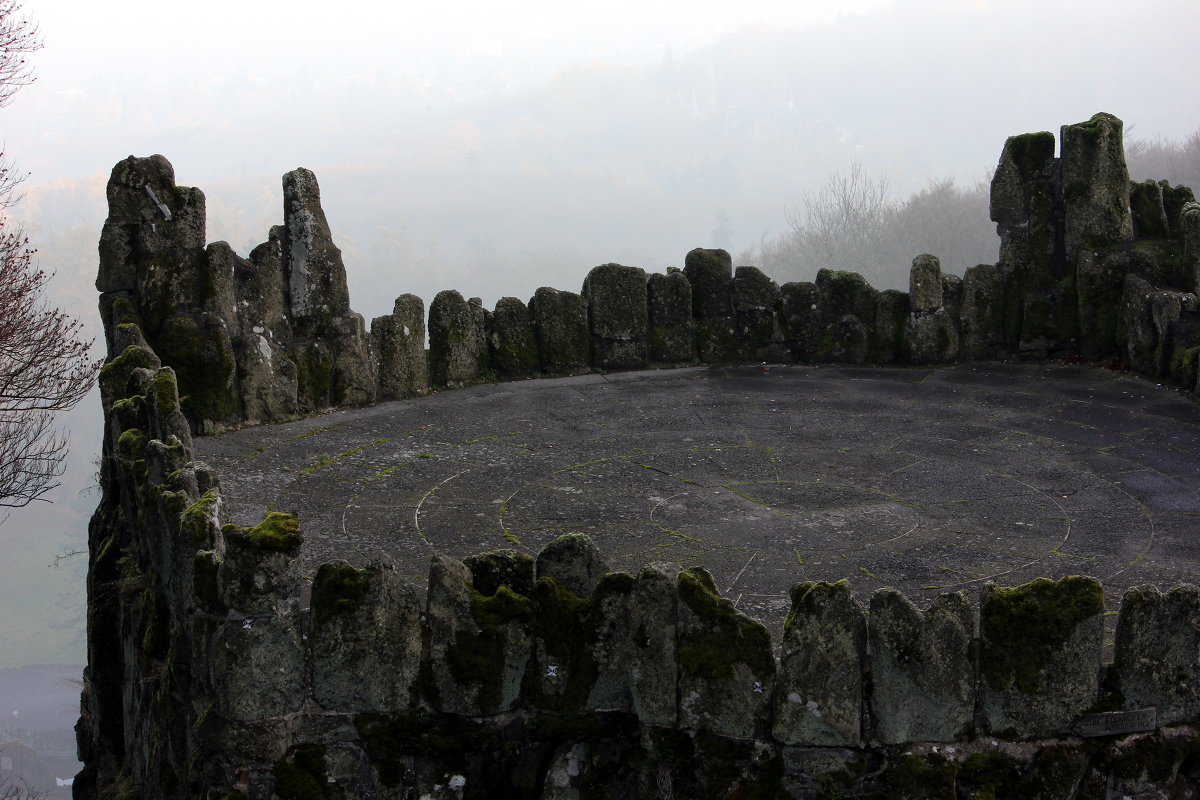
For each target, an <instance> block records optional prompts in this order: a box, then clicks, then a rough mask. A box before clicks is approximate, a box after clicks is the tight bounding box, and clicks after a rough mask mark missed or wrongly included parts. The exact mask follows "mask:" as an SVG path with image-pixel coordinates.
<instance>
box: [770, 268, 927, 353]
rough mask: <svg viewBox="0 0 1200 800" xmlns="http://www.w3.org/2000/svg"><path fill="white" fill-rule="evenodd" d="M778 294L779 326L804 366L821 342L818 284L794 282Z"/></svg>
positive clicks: (782, 287)
mask: <svg viewBox="0 0 1200 800" xmlns="http://www.w3.org/2000/svg"><path fill="white" fill-rule="evenodd" d="M779 294H780V299H779V326H780V328H781V330H782V332H783V337H784V341H785V342H786V344H787V346H788V348H789V349H790V350H791V351H792V357H793V358H794V359H795V360H796V361H799V362H802V363H803V362H810V361H813V360H814V359H815V358H816V353H817V344H818V343H819V342H820V340H821V316H820V310H819V306H818V301H819V300H820V295H819V294H818V292H817V285H816V284H815V283H810V282H808V281H803V282H797V281H792V282H789V283H785V284H784V285H783V286H781V287H780V288H779ZM905 303H906V304H907V299H906V301H905Z"/></svg>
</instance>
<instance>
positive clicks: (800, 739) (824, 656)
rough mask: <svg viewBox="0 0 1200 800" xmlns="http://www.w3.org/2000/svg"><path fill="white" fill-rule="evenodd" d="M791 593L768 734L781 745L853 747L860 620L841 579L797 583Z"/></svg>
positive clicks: (862, 636)
mask: <svg viewBox="0 0 1200 800" xmlns="http://www.w3.org/2000/svg"><path fill="white" fill-rule="evenodd" d="M791 594H792V597H791V599H792V606H791V609H790V610H789V611H788V615H787V617H786V618H785V620H784V623H783V625H784V632H783V655H782V657H781V658H780V675H779V687H778V691H777V693H776V697H775V724H774V728H773V734H774V736H775V738H776V739H778V740H779V741H781V742H784V743H785V744H801V743H804V744H817V745H857V744H858V743H859V742H860V740H861V738H862V730H861V728H862V708H863V700H864V698H863V659H864V657H865V653H866V645H867V625H866V616H865V614H864V613H863V610H862V608H861V607H860V606H859V605H858V603H856V602H855V601H854V597H853V596H852V595H851V593H850V586H849V584H848V583H847V582H846V581H844V580H843V581H838V582H837V583H798V584H796V585H795V586H794V587H792V593H791Z"/></svg>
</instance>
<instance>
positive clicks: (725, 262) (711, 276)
mask: <svg viewBox="0 0 1200 800" xmlns="http://www.w3.org/2000/svg"><path fill="white" fill-rule="evenodd" d="M683 274H684V276H685V277H686V278H687V280H688V283H689V284H691V287H692V332H693V336H694V338H695V350H696V356H697V357H698V358H699V359H700V360H701V361H703V362H704V363H707V364H711V363H718V362H725V361H735V360H737V338H736V335H735V332H734V329H735V327H736V324H737V323H736V320H735V318H734V313H733V259H732V258H730V256H729V253H727V252H725V251H724V250H706V249H703V248H696V249H695V250H692V251H690V252H689V253H688V254H687V256H686V258H685V260H684V267H683Z"/></svg>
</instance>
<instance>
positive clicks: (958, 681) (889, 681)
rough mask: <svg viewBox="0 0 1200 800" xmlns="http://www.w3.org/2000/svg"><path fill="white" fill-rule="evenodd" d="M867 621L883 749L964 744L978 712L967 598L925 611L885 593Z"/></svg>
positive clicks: (950, 598) (951, 597)
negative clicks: (915, 744) (911, 744)
mask: <svg viewBox="0 0 1200 800" xmlns="http://www.w3.org/2000/svg"><path fill="white" fill-rule="evenodd" d="M869 619H870V625H869V626H868V635H869V639H870V647H871V692H870V695H869V698H868V699H869V702H870V705H871V711H872V715H873V717H874V719H875V737H876V738H877V739H878V740H879V741H881V742H883V743H884V744H904V743H907V742H952V741H957V740H959V739H960V738H962V737H964V736H965V735H966V734H967V733H968V731H969V728H970V726H971V724H972V721H973V720H972V716H973V713H974V710H975V669H974V663H973V661H974V659H973V655H972V648H971V639H972V636H973V635H974V628H975V620H974V610H973V609H972V607H971V602H970V600H969V599H968V598H967V595H966V593H965V592H956V593H954V594H943V595H940V596H938V597H937V598H936V599H934V601H933V603H931V604H930V606H929V608H928V609H927V610H925V611H920V610H918V609H917V607H916V606H914V605H913V604H912V603H911V602H910V601H909V600H908V598H906V597H905V596H904V595H903V594H901V593H900V592H898V591H896V590H895V589H880V590H878V591H877V592H875V593H874V594H873V595H872V596H871V613H870V617H869Z"/></svg>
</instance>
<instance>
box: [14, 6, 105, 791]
mask: <svg viewBox="0 0 1200 800" xmlns="http://www.w3.org/2000/svg"><path fill="white" fill-rule="evenodd" d="M20 9H21V7H20V5H19V4H18V3H16V2H14V0H0V107H3V106H4V105H7V104H8V103H9V102H10V101H11V100H12V97H13V94H14V93H15V92H16V91H17V90H19V89H20V88H21V87H22V86H26V85H28V84H29V83H30V82H32V80H33V78H32V77H31V75H30V71H29V67H28V66H27V65H26V62H25V56H26V55H27V54H28V53H31V52H33V51H34V50H37V49H38V48H39V47H41V41H40V39H39V37H38V33H37V28H36V26H34V25H33V24H32V23H30V22H29V20H28V19H26V18H24V17H21V16H19V12H20ZM20 180H21V176H20V175H19V174H18V173H16V172H15V171H14V169H13V167H12V165H11V163H10V162H8V161H7V160H6V159H5V158H4V155H3V153H0V506H7V507H11V508H15V507H20V506H24V505H27V504H29V503H30V502H32V501H33V500H37V499H40V498H42V496H43V495H44V494H45V493H46V492H47V491H49V490H50V489H52V488H54V487H55V486H57V485H58V481H57V479H58V478H59V477H60V476H61V475H62V474H63V459H64V457H65V456H66V450H67V437H66V435H65V434H62V433H60V432H59V431H57V430H56V429H55V428H54V414H55V413H56V412H59V411H65V410H67V409H69V408H71V407H72V406H74V405H75V404H76V403H78V402H79V401H80V400H81V399H82V398H83V396H84V395H85V394H87V391H88V389H89V388H91V385H92V382H93V381H94V380H95V377H96V373H97V371H98V370H99V368H100V362H99V361H92V360H90V359H89V358H88V350H89V349H90V348H91V345H92V342H91V341H83V340H82V339H81V338H80V329H81V327H82V326H81V324H80V322H79V321H78V320H75V319H72V318H71V317H68V316H67V315H66V314H64V313H62V312H61V311H59V310H58V309H56V308H52V307H51V306H50V305H49V304H48V303H47V302H46V300H45V297H44V291H45V287H46V282H47V281H48V280H49V279H50V275H48V274H47V273H46V272H44V271H42V270H40V269H38V268H37V267H36V265H35V264H34V254H35V251H34V250H33V249H31V248H30V247H29V240H28V239H27V238H26V237H25V236H24V234H23V233H22V232H21V231H20V230H19V229H14V228H13V226H12V224H11V222H10V220H9V219H8V217H7V215H6V214H5V213H4V209H5V208H7V207H8V206H9V205H11V204H12V203H13V202H15V200H16V197H15V195H14V193H13V192H14V189H15V188H16V186H17V185H18V184H19V183H20ZM0 800H3V798H2V797H0Z"/></svg>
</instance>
